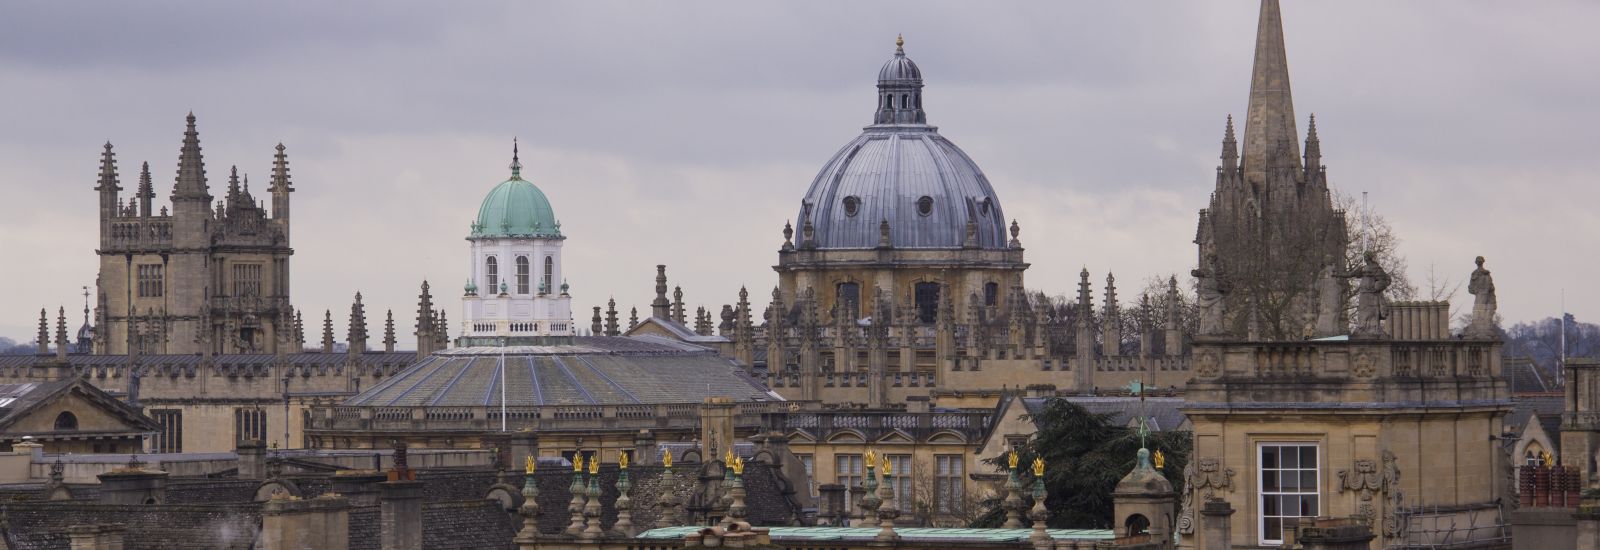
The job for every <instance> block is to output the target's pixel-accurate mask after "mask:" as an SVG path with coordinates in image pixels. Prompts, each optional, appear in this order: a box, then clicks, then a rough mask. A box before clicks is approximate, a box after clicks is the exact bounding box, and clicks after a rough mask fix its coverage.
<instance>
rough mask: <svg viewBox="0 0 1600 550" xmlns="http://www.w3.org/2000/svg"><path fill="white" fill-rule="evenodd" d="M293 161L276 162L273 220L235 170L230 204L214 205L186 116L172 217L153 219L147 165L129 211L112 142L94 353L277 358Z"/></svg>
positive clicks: (284, 309)
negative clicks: (290, 175)
mask: <svg viewBox="0 0 1600 550" xmlns="http://www.w3.org/2000/svg"><path fill="white" fill-rule="evenodd" d="M288 163H289V161H288V157H287V156H286V155H285V154H284V147H283V145H282V144H279V145H278V146H277V155H276V157H275V159H274V162H273V169H272V182H271V186H270V187H269V192H270V193H271V194H272V206H271V208H272V210H271V212H272V213H271V215H269V214H268V211H267V209H266V208H265V207H264V206H263V205H262V204H260V203H258V202H257V201H256V199H255V197H254V196H252V195H251V193H250V183H249V178H248V176H244V177H243V178H241V176H240V175H239V173H238V170H237V168H235V169H233V170H230V175H229V178H228V190H227V195H226V196H225V197H223V199H224V200H221V201H217V202H216V203H215V204H213V203H212V198H213V197H212V195H211V190H210V187H209V186H208V185H207V180H206V171H205V161H204V160H203V158H202V157H201V153H200V134H199V132H198V131H196V129H195V118H194V114H192V113H191V114H190V115H189V117H188V127H187V129H186V130H185V131H184V136H183V145H182V147H181V148H180V150H179V154H178V170H177V178H176V182H175V184H174V185H173V188H172V194H171V202H172V209H171V211H170V212H169V211H168V210H167V208H165V207H163V208H161V209H160V211H159V212H155V211H153V210H154V209H153V208H152V201H153V200H154V198H155V190H154V186H153V185H152V183H151V177H150V170H149V164H148V163H145V164H144V167H143V169H142V170H141V173H140V177H139V189H138V190H137V191H136V193H135V194H134V196H133V197H132V198H131V199H130V200H129V201H128V202H127V204H123V203H122V200H121V198H120V197H119V193H120V191H121V190H122V187H121V186H120V183H119V181H118V175H117V165H116V158H115V155H114V154H113V153H112V146H111V144H110V143H107V144H106V145H105V150H104V152H103V153H102V154H101V160H100V178H99V185H97V186H96V187H95V190H96V191H98V192H99V193H100V246H99V248H98V249H97V251H96V252H97V253H98V254H99V256H100V273H99V277H98V282H97V286H98V287H99V288H98V290H99V299H98V303H99V304H100V305H99V307H97V308H96V309H97V311H96V320H97V322H96V323H95V324H96V326H97V328H96V331H95V335H96V338H98V341H96V342H95V344H94V349H95V351H96V353H104V354H124V353H130V352H134V353H170V354H194V353H204V354H220V353H273V352H275V351H276V348H277V346H278V345H279V341H280V339H279V338H278V337H277V335H278V332H279V331H280V330H292V327H279V325H280V324H281V323H282V321H280V320H282V319H289V318H292V317H293V311H292V309H290V305H289V256H290V255H292V254H294V250H293V249H291V248H290V247H289V193H290V192H292V191H293V189H292V188H291V187H290V185H289V164H288Z"/></svg>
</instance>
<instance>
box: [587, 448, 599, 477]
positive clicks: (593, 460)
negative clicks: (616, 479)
mask: <svg viewBox="0 0 1600 550" xmlns="http://www.w3.org/2000/svg"><path fill="white" fill-rule="evenodd" d="M589 475H592V476H597V475H600V452H599V451H596V452H595V453H594V456H592V457H589Z"/></svg>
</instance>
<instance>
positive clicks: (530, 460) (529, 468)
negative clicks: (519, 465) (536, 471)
mask: <svg viewBox="0 0 1600 550" xmlns="http://www.w3.org/2000/svg"><path fill="white" fill-rule="evenodd" d="M538 464H539V463H537V462H534V461H533V455H528V465H527V467H526V468H524V470H525V471H527V472H528V473H530V474H531V473H533V468H534V467H535V466H537V465H538Z"/></svg>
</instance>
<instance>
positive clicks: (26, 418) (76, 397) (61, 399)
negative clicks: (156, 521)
mask: <svg viewBox="0 0 1600 550" xmlns="http://www.w3.org/2000/svg"><path fill="white" fill-rule="evenodd" d="M157 430H158V426H157V425H156V423H155V422H154V421H152V420H150V418H149V417H147V416H145V415H143V414H140V412H139V410H138V409H135V408H133V407H130V406H128V404H126V403H123V402H121V401H118V400H117V399H116V398H115V397H112V396H111V395H109V394H107V393H106V392H103V391H100V389H99V388H96V387H94V385H92V384H90V383H88V382H85V381H83V380H81V379H78V378H66V379H62V380H56V381H53V382H26V383H22V384H0V448H3V449H4V450H7V451H9V450H11V449H12V448H13V447H15V446H16V445H18V444H21V443H24V442H26V443H34V444H38V445H40V449H41V450H43V451H45V452H51V453H138V452H142V451H144V442H145V439H146V438H148V437H150V436H152V435H154V434H156V433H158V432H157Z"/></svg>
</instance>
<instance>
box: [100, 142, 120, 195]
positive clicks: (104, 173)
mask: <svg viewBox="0 0 1600 550" xmlns="http://www.w3.org/2000/svg"><path fill="white" fill-rule="evenodd" d="M94 190H95V191H101V192H113V193H114V192H117V191H121V190H122V187H121V186H119V185H118V181H117V154H116V153H113V152H111V142H110V141H107V142H106V144H105V150H104V151H102V152H101V153H100V182H99V185H96V186H95V188H94Z"/></svg>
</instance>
